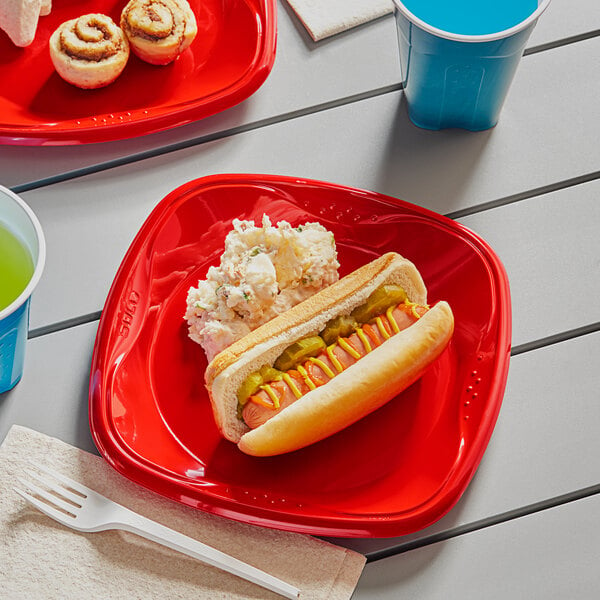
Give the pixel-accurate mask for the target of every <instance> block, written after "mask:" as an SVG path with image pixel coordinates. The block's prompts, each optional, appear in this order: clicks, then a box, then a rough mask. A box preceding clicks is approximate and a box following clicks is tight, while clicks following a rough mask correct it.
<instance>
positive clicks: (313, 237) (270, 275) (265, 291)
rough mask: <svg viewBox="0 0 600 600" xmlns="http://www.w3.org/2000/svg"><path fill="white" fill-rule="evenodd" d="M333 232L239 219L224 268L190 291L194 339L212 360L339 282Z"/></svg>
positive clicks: (229, 240) (310, 226)
mask: <svg viewBox="0 0 600 600" xmlns="http://www.w3.org/2000/svg"><path fill="white" fill-rule="evenodd" d="M338 268H339V263H338V260H337V251H336V247H335V240H334V237H333V233H331V232H330V231H328V230H327V229H325V227H323V226H322V225H321V224H320V223H306V224H304V225H299V226H297V227H292V226H291V225H290V224H289V223H288V222H287V221H280V222H279V223H277V225H276V226H273V225H272V224H271V220H270V219H269V217H268V216H267V215H263V218H262V223H261V225H260V226H257V225H255V224H254V221H241V220H238V219H235V220H234V221H233V230H232V231H231V232H229V234H228V235H227V237H226V238H225V251H224V252H223V254H222V256H221V262H220V265H219V266H218V267H216V266H215V267H210V268H209V270H208V273H207V276H206V279H204V280H201V281H199V282H198V286H197V287H193V288H190V290H189V291H188V296H187V310H186V312H185V319H186V321H187V323H188V326H189V336H190V338H191V339H192V340H194V341H195V342H197V343H198V344H200V345H201V346H202V348H203V349H204V351H205V353H206V356H207V358H208V360H209V361H210V360H212V359H213V358H214V357H215V356H216V355H217V354H218V353H219V352H221V350H223V349H224V348H226V347H227V346H229V345H230V344H232V343H233V342H235V341H236V340H238V339H239V338H241V337H243V336H244V335H246V334H247V333H249V332H250V331H252V330H254V329H256V328H257V327H258V326H259V325H262V324H263V323H266V322H267V321H269V320H270V319H272V318H273V317H275V316H277V315H278V314H280V313H282V312H284V311H286V310H287V309H289V308H291V307H292V306H294V305H296V304H298V303H299V302H301V301H302V300H304V299H306V298H308V297H309V296H311V295H312V294H314V293H316V292H318V291H319V290H321V289H323V288H324V287H327V286H328V285H331V284H332V283H334V282H335V281H337V280H338V278H339V275H338Z"/></svg>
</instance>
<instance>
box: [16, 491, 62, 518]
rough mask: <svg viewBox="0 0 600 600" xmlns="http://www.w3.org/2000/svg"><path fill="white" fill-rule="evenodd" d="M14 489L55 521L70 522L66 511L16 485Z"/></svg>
mask: <svg viewBox="0 0 600 600" xmlns="http://www.w3.org/2000/svg"><path fill="white" fill-rule="evenodd" d="M13 490H14V491H15V492H17V494H19V496H21V498H24V499H25V500H27V502H29V503H30V504H33V506H35V507H36V508H37V509H38V510H39V511H40V512H43V513H44V514H45V515H47V516H48V517H50V518H51V519H54V520H55V521H58V522H59V523H63V525H68V524H69V523H68V521H67V519H69V517H68V515H66V514H65V513H63V512H60V511H59V510H57V509H55V508H52V507H51V506H48V504H46V503H45V502H42V501H41V500H38V499H37V498H35V497H34V496H32V495H31V494H28V493H27V492H24V491H23V490H19V489H17V488H16V487H14V488H13Z"/></svg>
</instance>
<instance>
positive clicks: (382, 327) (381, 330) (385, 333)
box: [375, 317, 392, 340]
mask: <svg viewBox="0 0 600 600" xmlns="http://www.w3.org/2000/svg"><path fill="white" fill-rule="evenodd" d="M375 323H377V329H379V333H381V335H382V337H383V338H384V339H386V340H389V339H390V338H391V337H392V336H391V335H390V334H389V333H388V330H387V329H386V328H385V325H384V324H383V319H382V318H381V317H376V319H375Z"/></svg>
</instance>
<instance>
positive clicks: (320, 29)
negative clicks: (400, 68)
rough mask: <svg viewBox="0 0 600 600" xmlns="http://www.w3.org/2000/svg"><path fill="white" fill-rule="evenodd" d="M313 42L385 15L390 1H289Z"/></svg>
mask: <svg viewBox="0 0 600 600" xmlns="http://www.w3.org/2000/svg"><path fill="white" fill-rule="evenodd" d="M288 4H289V5H290V6H291V7H292V9H293V10H294V12H295V13H296V14H297V15H298V18H299V19H300V20H301V21H302V23H303V24H304V26H305V27H306V29H307V30H308V32H309V33H310V36H311V37H312V39H313V40H314V41H315V42H318V41H319V40H322V39H324V38H326V37H329V36H331V35H334V34H336V33H340V32H342V31H346V30H347V29H351V28H352V27H356V26H357V25H362V24H363V23H367V22H369V21H372V20H373V19H377V18H379V17H382V16H383V15H387V14H389V13H391V12H393V11H394V3H393V1H392V0H288Z"/></svg>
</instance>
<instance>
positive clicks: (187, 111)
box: [0, 0, 277, 145]
mask: <svg viewBox="0 0 600 600" xmlns="http://www.w3.org/2000/svg"><path fill="white" fill-rule="evenodd" d="M126 3H127V0H118V1H116V0H77V1H73V0H53V2H52V11H51V12H50V14H49V15H47V16H45V17H40V19H39V23H38V29H37V32H36V36H35V39H34V41H33V42H32V44H31V45H30V46H27V47H26V48H17V47H16V46H15V45H13V44H12V42H11V41H10V39H9V38H8V36H7V35H6V34H5V33H4V32H3V31H0V56H1V58H0V81H1V82H2V83H1V84H0V143H2V144H23V145H61V144H82V143H87V142H105V141H112V140H118V139H123V138H129V137H134V136H137V135H145V134H148V133H154V132H157V131H162V130H164V129H169V128H171V127H175V126H178V125H184V124H186V123H190V122H192V121H196V120H198V119H201V118H203V117H206V116H208V115H211V114H214V113H216V112H219V111H222V110H224V109H226V108H230V107H232V106H233V105H235V104H237V103H239V102H241V101H242V100H245V99H246V98H247V97H248V96H250V95H251V94H252V93H254V92H255V91H256V90H257V89H258V88H259V87H260V86H261V85H262V83H263V82H264V81H265V79H266V78H267V76H268V74H269V73H270V71H271V68H272V66H273V63H274V61H275V48H276V38H277V12H276V11H277V5H276V0H227V1H226V2H224V1H223V0H190V6H191V7H192V9H193V11H194V13H195V15H196V21H197V23H198V34H197V36H196V38H195V39H194V41H193V42H192V45H191V46H190V47H189V48H188V49H187V50H186V51H185V52H184V53H183V54H182V55H181V56H180V57H179V58H178V59H177V60H175V61H174V62H173V63H171V64H170V65H166V66H155V65H150V64H147V63H145V62H143V61H142V60H140V59H138V58H137V57H136V56H134V55H133V54H132V55H130V57H129V61H128V62H127V65H126V67H125V70H124V71H123V73H121V75H120V76H119V77H118V79H117V80H116V81H115V82H113V83H112V84H110V85H108V86H107V87H105V88H101V89H98V90H82V89H79V88H77V87H75V86H73V85H70V84H68V83H66V82H65V81H63V80H62V79H61V78H60V77H59V76H58V75H57V73H56V72H55V70H54V67H53V66H52V62H51V61H50V54H49V51H48V40H49V39H50V35H51V34H52V32H53V31H54V30H55V29H56V28H57V27H58V26H59V25H60V24H61V23H62V22H64V21H66V20H68V19H74V18H75V17H78V16H81V15H85V14H87V13H104V14H107V15H109V16H110V17H111V18H112V19H113V20H114V21H115V23H118V22H119V20H120V14H121V11H122V10H123V7H124V6H125V4H126Z"/></svg>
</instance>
